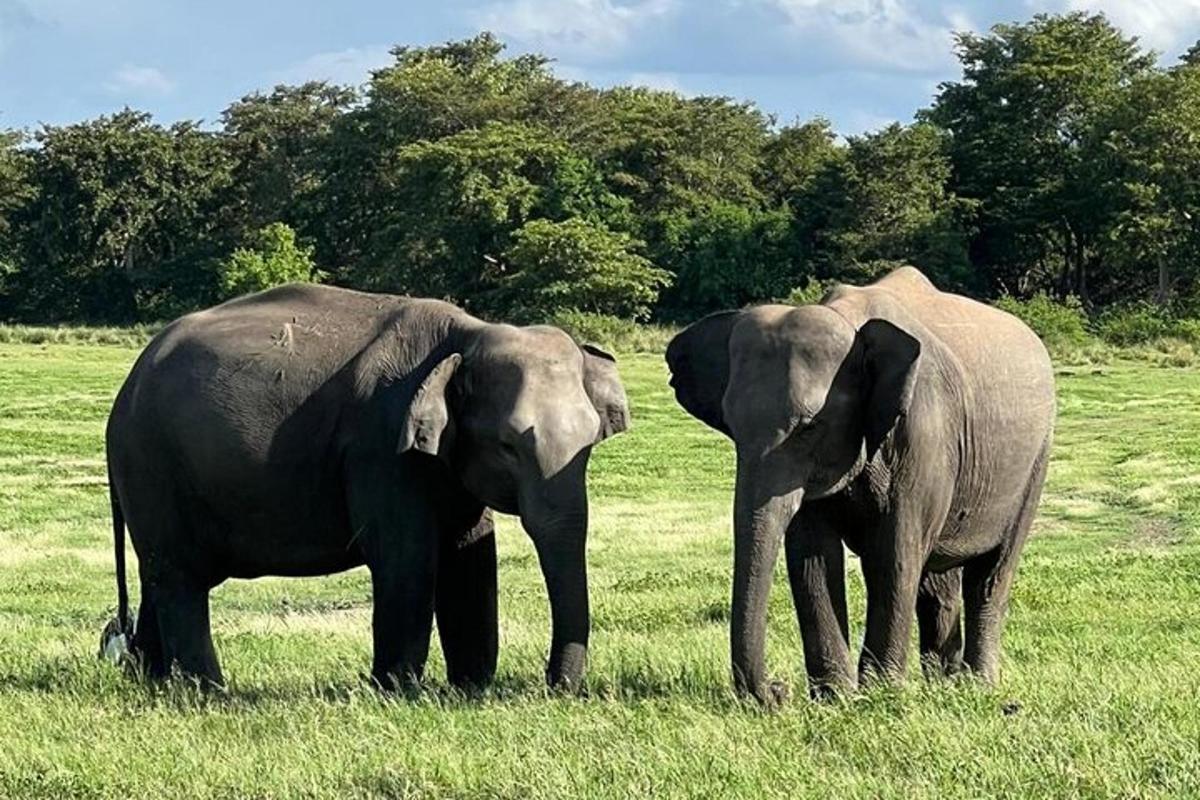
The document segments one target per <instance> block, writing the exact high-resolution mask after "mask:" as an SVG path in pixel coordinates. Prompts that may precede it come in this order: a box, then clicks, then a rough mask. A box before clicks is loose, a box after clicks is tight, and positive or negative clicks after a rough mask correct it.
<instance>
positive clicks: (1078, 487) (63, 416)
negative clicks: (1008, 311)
mask: <svg viewBox="0 0 1200 800" xmlns="http://www.w3.org/2000/svg"><path fill="white" fill-rule="evenodd" d="M135 354H136V351H135V350H133V349H128V348H126V347H120V346H99V345H69V344H53V343H50V344H41V345H35V344H0V797H53V798H65V797H114V798H115V797H156V798H157V797H164V796H165V797H231V798H232V797H309V796H330V797H375V796H401V797H403V796H414V797H417V796H430V795H452V796H485V797H513V798H517V797H562V796H589V797H590V796H611V797H641V796H656V797H657V796H696V797H714V796H724V795H734V794H737V795H745V796H763V797H774V796H797V797H830V796H832V797H897V798H914V797H939V798H943V797H981V796H1015V795H1025V796H1036V797H1047V796H1055V797H1072V796H1079V797H1180V796H1189V795H1190V796H1196V795H1200V378H1198V377H1197V375H1196V373H1195V372H1194V371H1192V370H1190V369H1178V368H1169V367H1161V366H1148V365H1145V364H1137V363H1133V362H1124V363H1122V362H1116V363H1113V364H1110V365H1106V366H1101V367H1095V366H1086V367H1079V368H1068V369H1064V370H1063V371H1062V373H1061V374H1060V376H1059V387H1060V422H1059V428H1058V431H1059V432H1058V437H1057V446H1056V449H1055V454H1054V460H1053V464H1052V467H1051V472H1050V479H1049V487H1048V490H1047V492H1046V497H1045V500H1044V503H1043V508H1042V513H1041V516H1040V518H1039V520H1038V523H1037V526H1036V528H1035V534H1034V537H1033V539H1032V541H1031V543H1030V545H1029V547H1028V548H1027V550H1026V554H1025V558H1024V561H1023V564H1022V568H1021V574H1020V576H1019V578H1018V581H1017V586H1016V590H1015V594H1014V600H1013V608H1012V612H1011V615H1010V618H1009V626H1008V631H1007V636H1006V641H1005V658H1004V674H1003V677H1002V682H1001V686H1000V687H999V688H998V689H997V690H995V691H987V690H984V689H982V688H980V687H978V686H976V685H974V684H972V683H970V682H958V683H926V682H924V681H923V680H922V679H920V678H919V677H917V676H916V675H915V674H914V676H913V679H912V680H910V682H909V683H908V685H907V686H906V687H905V688H903V689H899V690H889V689H878V690H873V691H870V692H867V693H865V694H862V695H860V696H857V697H855V698H853V699H850V700H847V701H845V702H841V703H837V704H823V705H817V704H812V703H810V702H808V701H806V700H803V699H793V701H792V702H791V703H789V704H788V705H787V706H786V707H785V708H784V709H783V710H782V711H780V712H777V713H764V712H761V711H759V710H758V709H756V708H754V707H752V706H749V705H745V704H742V703H740V702H738V701H737V700H736V699H735V698H734V697H733V696H732V693H731V692H730V690H729V688H728V683H729V682H728V666H727V653H728V645H727V616H728V596H729V579H730V578H729V573H730V563H731V543H730V535H729V512H730V502H731V495H730V493H731V488H732V485H731V478H732V458H731V452H730V449H729V447H728V446H727V445H726V444H725V442H724V441H723V440H722V439H720V438H719V437H718V436H716V435H715V434H712V433H710V432H708V431H707V430H706V429H704V428H702V427H701V426H700V424H699V423H696V422H694V421H692V420H690V419H689V418H686V417H685V416H684V415H683V413H682V412H681V411H680V410H679V409H678V407H677V406H676V405H675V403H674V400H673V398H672V397H671V395H670V393H669V390H668V389H667V387H666V380H665V374H664V369H663V367H662V364H661V361H660V359H659V358H657V357H654V356H648V355H638V356H630V357H628V358H625V359H622V363H621V368H622V371H623V374H624V377H625V380H626V384H627V386H628V388H629V394H630V397H631V400H632V404H633V412H634V416H635V423H634V425H635V427H634V429H633V430H632V431H631V432H630V433H628V434H627V435H624V436H622V437H618V438H617V439H614V440H612V441H610V442H607V443H605V444H604V445H603V446H602V447H599V448H597V451H596V453H595V456H594V458H593V462H592V473H591V474H592V477H591V486H592V498H593V510H594V514H593V525H592V532H591V537H590V541H589V560H590V567H591V578H592V598H593V604H594V609H595V615H594V631H593V647H592V662H591V668H590V673H589V678H588V686H587V696H586V697H584V698H562V697H554V696H547V694H546V693H545V692H544V690H543V689H542V686H541V682H542V678H541V674H542V659H543V652H544V649H545V647H546V645H547V640H548V612H547V607H546V600H545V592H544V589H543V586H542V583H541V579H540V577H539V575H538V572H537V569H536V564H535V560H534V554H533V549H532V546H531V545H530V543H529V542H528V541H527V540H526V538H525V536H524V534H523V533H522V532H521V531H520V528H519V526H518V525H516V524H515V522H514V521H513V520H511V519H508V518H505V519H504V520H503V521H502V528H501V534H500V535H501V541H500V551H501V565H500V571H501V575H500V581H501V591H502V597H501V614H502V650H501V660H500V677H499V680H498V683H497V685H496V687H495V688H494V689H493V690H491V691H490V692H489V693H488V694H487V695H486V696H485V697H483V698H482V699H476V700H472V699H466V698H463V697H461V696H458V695H456V694H455V693H454V692H452V691H451V690H449V689H447V688H446V687H445V686H444V685H443V684H442V682H441V674H442V670H441V663H440V658H439V657H435V658H434V660H433V662H432V663H431V664H430V674H431V678H432V679H431V684H430V687H429V689H428V690H427V691H426V692H425V693H424V694H423V695H422V696H420V697H418V698H416V699H389V698H384V697H381V696H379V695H378V694H376V693H375V692H374V691H373V690H372V689H370V688H368V686H367V685H366V683H365V682H364V680H363V678H362V674H363V673H364V672H365V670H366V668H367V666H368V664H369V590H368V581H367V577H366V575H365V573H364V572H362V571H361V570H356V571H354V572H350V573H347V574H344V575H339V576H334V577H331V578H324V579H312V580H284V579H278V580H276V579H264V580H259V581H254V582H231V583H229V584H227V585H225V586H223V587H221V588H220V589H218V590H217V591H216V592H215V593H214V599H213V617H214V628H215V635H216V641H217V647H218V649H219V651H220V654H221V656H222V658H223V664H224V667H225V673H226V675H227V677H228V678H229V680H230V686H229V689H228V692H227V693H224V694H207V695H206V694H201V693H198V692H196V691H194V690H192V689H191V688H189V687H187V686H171V687H168V688H165V689H164V688H153V687H147V686H142V685H139V684H136V683H134V682H131V681H130V680H127V679H126V678H125V677H123V676H122V675H121V674H119V673H118V672H117V671H116V670H115V669H114V668H113V667H111V666H109V665H107V664H104V663H101V662H99V661H98V660H97V659H96V657H95V649H96V646H97V642H98V636H99V632H100V629H101V627H102V626H103V624H104V623H105V621H106V620H107V619H108V618H109V617H110V615H111V612H112V608H113V606H114V604H115V590H114V587H113V579H112V563H111V562H112V555H111V550H112V543H111V532H110V523H109V517H108V510H107V505H108V504H107V493H106V489H105V474H104V462H103V444H102V431H103V423H104V419H105V416H106V414H107V412H108V408H109V404H110V402H111V400H112V397H113V395H114V393H115V391H116V389H117V386H118V385H119V383H120V381H121V379H122V378H123V377H124V375H125V373H126V370H127V369H128V367H129V365H130V363H131V362H132V359H133V357H134V356H135ZM133 564H136V560H134V562H133ZM781 569H782V567H781ZM848 569H849V571H850V574H851V577H850V584H851V593H852V594H851V604H852V605H851V615H852V619H853V620H857V621H858V622H859V624H857V625H855V631H854V633H853V635H854V636H855V637H856V638H860V637H861V619H862V614H863V599H862V598H863V592H862V582H861V579H860V577H859V576H858V574H857V562H856V561H854V560H851V561H850V563H849V565H848ZM782 577H783V576H782V574H780V575H779V576H778V578H777V581H776V586H775V594H774V596H773V598H772V608H771V633H770V653H769V657H770V663H771V665H772V667H773V669H774V671H775V672H776V673H777V674H778V675H779V676H780V677H782V678H784V679H785V680H787V681H789V682H790V683H791V684H792V686H793V687H796V689H798V690H796V691H794V692H793V695H794V697H801V698H802V697H803V689H802V688H800V687H802V686H803V677H802V676H803V668H802V665H801V656H800V646H799V634H798V631H797V628H796V623H795V618H794V615H793V612H792V609H791V603H790V598H788V596H787V591H786V581H785V580H782ZM133 586H134V587H135V588H134V595H135V602H136V594H137V593H136V582H135V583H134V584H133Z"/></svg>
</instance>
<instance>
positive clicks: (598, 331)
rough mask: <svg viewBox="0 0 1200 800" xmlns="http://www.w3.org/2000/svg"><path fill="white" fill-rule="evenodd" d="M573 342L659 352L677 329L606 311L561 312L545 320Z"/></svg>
mask: <svg viewBox="0 0 1200 800" xmlns="http://www.w3.org/2000/svg"><path fill="white" fill-rule="evenodd" d="M548 321H549V323H550V324H551V325H556V326H558V327H559V328H562V329H563V330H564V331H566V332H567V333H569V334H570V335H571V337H572V338H574V339H575V341H577V342H580V343H583V342H586V343H588V344H594V345H598V346H600V347H603V348H604V349H605V350H611V351H612V352H614V353H662V352H664V351H666V349H667V342H669V341H670V340H671V337H672V336H674V335H675V334H676V333H678V329H676V328H671V327H666V326H662V325H644V324H639V323H637V322H633V321H631V320H627V319H621V318H620V317H613V316H608V315H606V314H590V313H588V312H586V311H560V312H559V313H557V314H555V315H554V316H552V317H550V319H549V320H548Z"/></svg>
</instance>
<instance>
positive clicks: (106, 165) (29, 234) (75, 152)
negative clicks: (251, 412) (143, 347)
mask: <svg viewBox="0 0 1200 800" xmlns="http://www.w3.org/2000/svg"><path fill="white" fill-rule="evenodd" d="M36 139H37V142H38V147H37V148H36V149H35V151H34V153H33V155H32V159H31V163H30V180H31V182H32V183H33V184H34V185H36V186H37V188H38V192H37V194H36V196H35V197H34V198H33V199H32V200H31V201H30V202H28V203H26V204H25V205H24V206H23V208H22V209H21V211H20V212H19V214H18V215H17V224H19V225H20V226H21V227H22V235H21V237H20V238H21V241H22V242H23V247H22V253H21V258H22V268H21V270H20V272H19V273H18V275H17V276H16V277H15V279H14V280H15V282H16V283H17V284H18V286H19V287H20V289H19V291H20V294H21V299H20V300H19V302H18V303H17V304H16V308H15V309H14V311H15V313H17V314H19V315H21V316H23V317H26V318H31V319H55V320H63V319H80V320H95V321H106V322H130V321H134V320H137V319H144V318H147V317H159V318H161V317H163V316H169V315H171V314H173V313H177V312H178V311H179V310H181V309H185V308H192V307H195V306H196V305H198V304H201V303H203V302H205V301H206V300H208V299H211V297H212V292H213V289H214V288H215V284H214V275H213V273H212V270H211V264H212V260H213V259H214V258H215V257H216V256H217V255H218V254H219V253H220V252H221V251H222V250H223V249H224V248H225V246H226V244H225V240H224V238H223V237H224V236H225V235H226V233H225V231H224V229H223V226H222V225H221V220H222V214H221V208H222V207H223V205H224V203H225V200H226V197H225V194H224V192H225V191H226V190H227V189H228V187H229V183H230V176H229V164H228V160H227V158H226V156H225V152H224V150H223V148H222V147H221V145H220V142H219V140H218V139H217V136H216V134H213V133H208V132H205V131H202V130H200V129H199V128H198V127H197V126H196V125H195V124H193V123H178V124H176V125H174V126H172V127H170V128H163V127H161V126H158V125H155V124H153V123H152V122H151V121H150V117H149V115H146V114H141V113H138V112H135V111H130V110H128V109H127V110H125V111H122V112H120V113H117V114H114V115H112V116H107V117H100V118H98V119H96V120H94V121H91V122H86V123H80V124H77V125H67V126H63V127H46V128H43V129H42V130H41V131H39V132H38V134H37V136H36Z"/></svg>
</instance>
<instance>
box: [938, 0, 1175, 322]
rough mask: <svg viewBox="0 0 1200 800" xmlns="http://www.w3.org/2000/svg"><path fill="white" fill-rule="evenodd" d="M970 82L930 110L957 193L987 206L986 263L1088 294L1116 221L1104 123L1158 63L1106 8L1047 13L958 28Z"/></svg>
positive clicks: (988, 269) (1007, 280)
mask: <svg viewBox="0 0 1200 800" xmlns="http://www.w3.org/2000/svg"><path fill="white" fill-rule="evenodd" d="M957 39H958V47H957V52H958V57H959V60H960V62H961V63H962V68H963V76H962V80H960V81H955V82H949V83H945V84H943V85H942V88H941V92H940V94H939V95H938V97H937V100H936V102H935V103H934V106H933V108H931V109H929V111H928V112H926V113H925V117H926V118H927V119H929V120H930V121H932V122H934V123H935V124H937V125H939V126H941V127H943V128H945V129H946V130H948V131H949V132H950V133H951V134H952V136H951V137H950V140H949V142H950V144H949V151H950V156H951V160H952V162H953V165H954V170H955V174H956V182H957V193H958V194H959V195H960V196H962V197H965V198H968V199H970V200H972V201H973V202H975V203H977V204H978V223H979V226H980V231H979V235H978V238H977V244H976V247H975V253H976V259H977V266H978V267H980V268H982V270H984V271H985V273H990V274H988V279H989V280H988V281H987V282H988V283H990V284H991V285H992V286H999V285H1016V284H1018V283H1020V282H1022V281H1023V280H1027V279H1028V278H1029V276H1033V277H1034V279H1035V280H1038V281H1039V282H1041V283H1042V285H1043V288H1050V287H1054V288H1055V289H1058V290H1060V292H1061V291H1067V292H1070V293H1074V294H1077V295H1080V296H1081V297H1084V299H1085V300H1086V299H1087V297H1088V287H1089V284H1088V276H1089V270H1090V268H1091V267H1092V266H1093V265H1094V263H1095V261H1096V260H1097V258H1098V257H1099V252H1100V249H1101V245H1102V242H1103V240H1104V238H1105V236H1106V231H1107V230H1108V226H1109V224H1110V219H1111V215H1112V213H1113V208H1112V206H1111V202H1112V195H1111V193H1110V192H1108V191H1105V183H1106V181H1107V176H1106V174H1105V168H1106V166H1107V163H1108V159H1107V158H1106V157H1105V153H1104V152H1103V143H1102V142H1103V136H1102V133H1101V132H1102V130H1103V120H1104V119H1105V118H1106V116H1107V114H1108V113H1109V111H1110V109H1111V108H1112V107H1113V104H1114V103H1117V102H1118V101H1119V99H1120V97H1121V94H1122V92H1123V91H1124V90H1125V89H1126V87H1127V86H1128V85H1129V84H1130V83H1131V82H1132V81H1134V80H1136V79H1138V78H1139V77H1141V76H1144V75H1146V74H1149V73H1150V72H1151V71H1152V70H1153V68H1154V57H1153V55H1152V54H1150V53H1147V52H1145V51H1143V50H1141V49H1140V48H1139V47H1138V45H1137V41H1136V39H1133V38H1131V37H1127V36H1125V35H1124V34H1122V33H1121V31H1119V30H1118V29H1116V28H1115V27H1114V26H1113V25H1112V24H1111V23H1110V22H1109V21H1108V20H1107V19H1106V18H1105V17H1104V16H1103V15H1100V14H1094V15H1089V14H1085V13H1072V14H1066V15H1061V16H1049V15H1038V16H1035V17H1034V18H1033V19H1032V20H1031V21H1030V22H1028V23H1022V24H1011V25H997V26H995V27H994V28H993V29H992V30H991V32H990V33H988V34H983V35H979V34H974V33H962V34H959V35H958V37H957Z"/></svg>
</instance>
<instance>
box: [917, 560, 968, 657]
mask: <svg viewBox="0 0 1200 800" xmlns="http://www.w3.org/2000/svg"><path fill="white" fill-rule="evenodd" d="M962 573H963V571H962V567H956V568H955V569H951V570H947V571H946V572H927V573H925V575H924V576H923V577H922V578H921V586H920V588H919V589H918V591H917V628H918V629H919V631H920V642H921V668H922V669H923V670H924V671H925V675H926V676H927V677H931V678H932V677H938V676H944V675H955V674H957V673H959V672H961V671H962V667H963V636H962V602H963V601H962Z"/></svg>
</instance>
